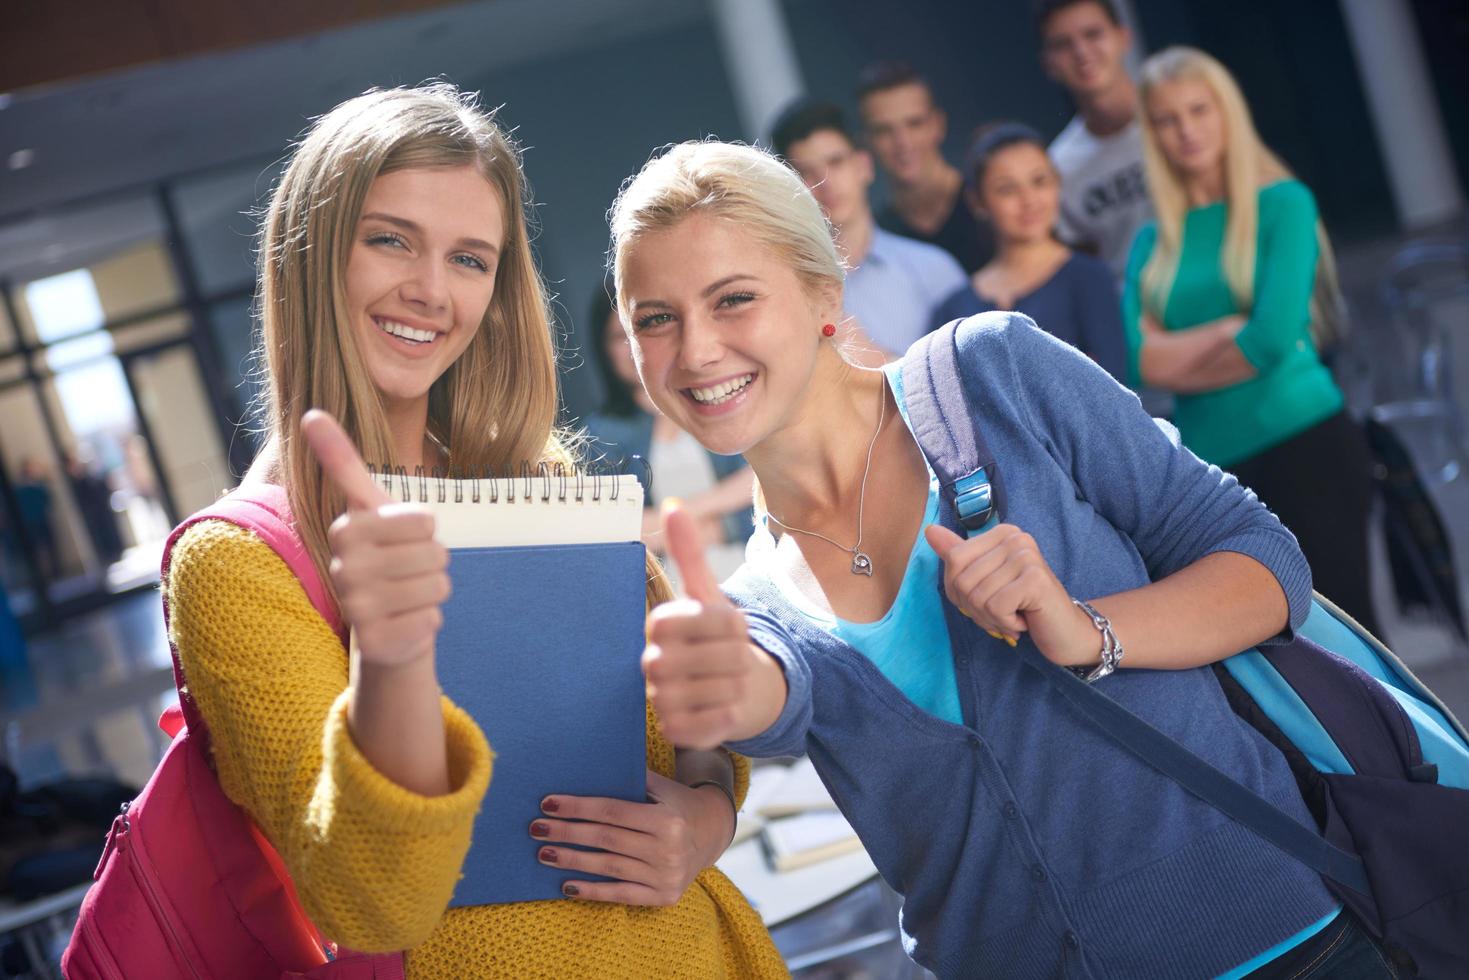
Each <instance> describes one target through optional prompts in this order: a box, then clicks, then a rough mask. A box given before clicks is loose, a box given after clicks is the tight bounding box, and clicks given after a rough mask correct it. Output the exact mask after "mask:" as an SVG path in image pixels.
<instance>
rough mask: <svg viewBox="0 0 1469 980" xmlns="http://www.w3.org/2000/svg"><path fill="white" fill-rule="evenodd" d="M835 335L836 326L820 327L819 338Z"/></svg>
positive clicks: (831, 324)
mask: <svg viewBox="0 0 1469 980" xmlns="http://www.w3.org/2000/svg"><path fill="white" fill-rule="evenodd" d="M836 335H837V325H836V324H835V323H827V324H823V325H822V327H821V336H823V337H835V336H836Z"/></svg>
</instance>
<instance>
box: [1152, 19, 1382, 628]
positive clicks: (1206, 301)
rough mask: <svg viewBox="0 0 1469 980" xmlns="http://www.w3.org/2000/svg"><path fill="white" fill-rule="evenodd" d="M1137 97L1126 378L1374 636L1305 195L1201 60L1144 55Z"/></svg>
mask: <svg viewBox="0 0 1469 980" xmlns="http://www.w3.org/2000/svg"><path fill="white" fill-rule="evenodd" d="M1140 93H1141V94H1140V97H1141V100H1142V110H1143V111H1142V129H1143V149H1144V161H1145V166H1146V169H1147V178H1148V189H1149V193H1150V194H1151V196H1152V199H1153V205H1154V209H1155V212H1156V214H1157V216H1158V217H1157V220H1156V221H1155V222H1153V223H1151V224H1148V225H1145V226H1144V227H1143V228H1142V229H1141V230H1140V231H1139V232H1138V236H1137V239H1136V240H1135V241H1134V242H1133V246H1132V253H1131V256H1130V258H1129V260H1128V268H1127V280H1126V284H1125V289H1124V294H1123V324H1124V327H1125V328H1126V331H1127V337H1128V348H1129V363H1128V373H1129V380H1130V382H1131V383H1132V384H1134V385H1138V384H1145V385H1149V386H1152V387H1155V388H1162V389H1165V390H1168V391H1171V392H1174V394H1175V396H1176V402H1175V404H1176V414H1175V418H1174V421H1175V423H1176V424H1177V425H1178V429H1179V432H1180V433H1181V435H1182V437H1183V441H1184V443H1185V445H1187V446H1188V447H1189V448H1190V449H1192V450H1193V451H1194V452H1195V453H1197V454H1198V455H1199V456H1200V457H1202V458H1204V459H1205V460H1208V461H1209V462H1211V463H1215V464H1217V465H1219V466H1221V467H1223V468H1225V469H1228V470H1230V471H1231V472H1233V473H1234V474H1235V475H1236V476H1237V477H1239V480H1240V482H1241V483H1243V484H1245V485H1246V486H1248V487H1250V488H1251V489H1252V490H1254V491H1255V492H1256V494H1258V495H1259V497H1260V498H1261V500H1263V501H1264V503H1265V504H1266V505H1267V506H1269V507H1270V509H1271V510H1273V511H1274V512H1275V513H1276V515H1277V516H1278V517H1280V519H1281V520H1282V521H1283V522H1284V523H1285V525H1286V526H1287V527H1289V528H1290V529H1291V531H1293V532H1294V533H1295V535H1296V538H1297V539H1298V540H1299V542H1300V545H1301V550H1302V551H1303V552H1305V555H1306V558H1307V559H1308V560H1309V561H1310V563H1311V570H1312V573H1313V575H1314V577H1315V583H1316V588H1317V589H1318V590H1319V591H1321V592H1322V593H1323V594H1325V595H1327V596H1328V597H1330V598H1331V599H1332V600H1334V601H1335V602H1336V603H1337V604H1338V605H1340V606H1341V607H1342V608H1344V609H1346V610H1347V611H1348V612H1350V613H1351V614H1352V615H1353V616H1355V617H1356V618H1357V619H1358V620H1359V621H1360V622H1361V623H1362V625H1364V626H1366V627H1367V628H1368V629H1370V630H1372V631H1373V632H1374V633H1375V632H1377V628H1376V620H1375V617H1374V616H1373V614H1372V603H1371V597H1370V595H1369V592H1368V586H1367V534H1366V532H1367V513H1368V510H1369V508H1370V506H1371V496H1372V483H1371V475H1370V474H1371V470H1370V461H1369V457H1368V453H1367V448H1366V443H1365V440H1364V439H1363V437H1362V434H1361V431H1360V429H1359V428H1358V427H1357V426H1356V424H1355V423H1354V422H1353V421H1352V420H1351V418H1350V417H1349V416H1348V415H1347V413H1346V412H1345V410H1344V407H1343V406H1344V400H1343V398H1342V393H1341V390H1340V389H1339V388H1338V387H1337V385H1336V382H1335V381H1334V380H1333V379H1332V376H1331V372H1330V371H1329V370H1327V368H1326V366H1325V365H1323V364H1322V363H1321V358H1320V356H1319V354H1318V347H1319V344H1320V343H1322V342H1323V341H1328V340H1330V339H1331V333H1332V324H1333V322H1334V320H1335V316H1334V314H1335V312H1336V310H1338V309H1339V303H1340V298H1339V295H1338V293H1337V289H1336V273H1335V266H1334V263H1333V261H1332V257H1331V251H1330V247H1329V245H1328V244H1327V241H1326V237H1325V234H1324V232H1323V230H1322V228H1321V222H1320V220H1319V218H1318V217H1317V213H1316V201H1315V198H1314V197H1313V196H1312V195H1311V192H1310V190H1308V189H1307V188H1306V186H1305V185H1304V184H1302V183H1301V182H1300V181H1298V180H1296V179H1295V178H1294V177H1293V176H1292V175H1291V173H1290V171H1289V170H1288V169H1286V167H1285V165H1284V164H1282V163H1281V162H1280V160H1279V159H1278V158H1277V157H1276V156H1275V154H1273V153H1272V152H1271V151H1270V150H1269V149H1268V148H1267V147H1266V146H1265V145H1264V144H1263V143H1262V142H1261V141H1260V137H1259V135H1258V134H1257V133H1256V132H1255V127H1254V123H1253V122H1252V121H1251V118H1250V110H1249V107H1248V106H1247V105H1246V104H1245V101H1244V97H1243V95H1242V94H1241V93H1240V90H1239V86H1238V84H1236V82H1235V80H1234V78H1233V77H1231V76H1230V74H1229V72H1228V71H1227V70H1226V69H1225V68H1224V66H1223V65H1221V64H1220V63H1219V62H1218V61H1216V60H1215V59H1213V58H1211V57H1210V56H1209V55H1207V54H1205V53H1204V52H1202V51H1198V50H1196V49H1193V48H1184V47H1174V48H1168V49H1167V50H1164V51H1161V52H1159V53H1158V54H1156V55H1154V56H1153V57H1152V58H1150V59H1148V61H1147V62H1146V63H1145V64H1144V65H1143V71H1142V85H1141V89H1140Z"/></svg>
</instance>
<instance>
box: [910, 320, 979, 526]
mask: <svg viewBox="0 0 1469 980" xmlns="http://www.w3.org/2000/svg"><path fill="white" fill-rule="evenodd" d="M963 322H964V321H962V320H956V321H955V322H953V323H950V324H948V325H947V326H944V327H941V328H939V329H938V330H935V331H934V332H932V333H930V334H927V335H925V336H924V337H923V338H922V339H920V340H919V341H918V342H917V343H916V344H914V345H913V346H912V347H910V348H909V350H908V354H907V356H906V357H905V358H904V359H903V364H902V373H903V400H904V401H905V402H906V403H907V408H908V421H909V424H911V425H912V426H913V434H914V436H915V437H916V438H917V440H918V445H919V446H921V447H922V448H923V452H924V455H926V456H927V457H928V461H929V465H930V466H932V467H933V469H934V472H935V473H937V474H938V477H939V484H940V487H941V488H942V492H943V494H944V495H945V496H946V497H947V498H948V500H949V503H950V504H951V505H952V506H953V508H954V512H955V513H957V514H958V515H959V523H960V525H961V526H962V527H963V528H964V531H965V533H967V534H975V533H978V532H981V531H987V530H989V529H990V528H992V527H994V526H995V525H996V524H998V523H999V522H1000V514H1001V513H1003V508H1002V506H1001V493H1000V480H999V475H1000V474H999V469H998V467H997V466H996V465H995V459H994V455H993V454H992V453H991V452H990V451H989V447H988V446H986V445H985V441H984V434H983V433H982V432H980V430H979V426H978V425H976V424H975V422H974V421H973V420H972V419H970V417H969V412H968V409H967V406H966V405H965V398H964V391H965V387H966V386H965V382H964V374H963V367H962V362H961V360H960V358H959V349H958V328H959V325H960V324H961V323H963Z"/></svg>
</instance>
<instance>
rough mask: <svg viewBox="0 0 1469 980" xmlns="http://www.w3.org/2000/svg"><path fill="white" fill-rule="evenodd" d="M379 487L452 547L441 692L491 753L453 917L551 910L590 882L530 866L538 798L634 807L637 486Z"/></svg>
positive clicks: (641, 734) (640, 704)
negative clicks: (477, 909) (431, 522)
mask: <svg viewBox="0 0 1469 980" xmlns="http://www.w3.org/2000/svg"><path fill="white" fill-rule="evenodd" d="M378 479H379V481H380V482H381V483H382V485H383V486H384V488H385V489H387V490H388V491H389V492H390V493H391V494H392V495H393V496H395V497H397V498H398V499H401V500H407V501H412V502H415V503H420V504H424V505H426V506H427V507H428V508H429V509H430V510H431V511H432V512H433V514H434V517H435V521H436V524H437V536H438V539H439V541H440V542H442V543H443V544H444V545H446V546H447V547H448V548H449V549H450V558H449V575H450V578H451V579H452V580H453V586H454V590H453V595H452V596H451V597H450V598H449V600H448V602H446V603H445V604H444V607H443V613H444V625H443V628H442V629H441V630H440V631H439V636H438V664H437V666H438V673H439V683H440V684H441V685H442V686H443V689H444V693H445V694H447V695H448V696H449V697H450V698H451V699H452V700H453V701H454V702H455V703H456V704H458V705H459V706H460V707H462V708H464V710H466V711H468V712H469V713H470V715H472V716H473V717H474V719H475V721H476V722H478V723H479V726H480V728H481V729H482V730H483V731H484V733H485V737H486V738H487V739H488V740H489V743H490V747H491V748H492V749H493V750H494V753H495V765H494V773H493V775H492V776H491V779H490V788H489V791H488V792H487V793H486V794H485V799H484V803H483V805H482V806H481V808H480V812H479V814H478V816H477V817H476V818H475V823H474V833H473V838H472V841H471V843H470V848H469V854H468V856H467V857H466V858H465V860H464V867H463V874H462V877H461V878H460V880H459V883H458V885H457V886H456V888H455V890H454V897H453V899H452V901H451V902H450V905H453V906H460V905H488V904H498V903H505V902H528V901H536V900H540V899H558V898H561V897H562V894H561V885H562V883H563V882H565V881H568V880H570V879H571V878H573V877H577V878H580V879H581V880H588V879H589V878H590V877H591V876H587V875H573V874H570V873H568V872H565V871H559V870H557V869H555V868H552V867H548V866H546V865H543V864H541V863H540V862H539V861H538V860H537V859H536V854H537V851H538V849H539V847H540V846H541V845H540V844H538V843H537V842H536V840H535V839H533V838H532V837H531V836H530V834H529V828H530V824H531V821H533V820H535V819H536V818H538V817H540V816H542V814H541V810H540V802H541V800H542V798H544V797H545V796H546V795H547V794H550V793H560V794H572V795H578V796H611V797H617V798H620V799H625V800H632V801H636V802H642V801H644V800H645V799H646V790H647V778H646V768H647V744H646V715H645V707H644V687H643V677H642V671H641V668H640V664H639V660H640V658H641V655H642V651H643V643H644V633H643V623H644V604H645V599H644V595H645V592H644V588H645V579H646V575H645V571H644V549H643V545H642V543H641V541H640V536H641V534H640V533H641V530H642V512H643V488H642V486H641V484H639V483H638V480H637V478H636V477H633V476H610V475H606V474H602V475H588V474H586V473H583V472H580V471H571V472H565V471H563V472H551V471H548V470H547V469H546V468H545V467H542V468H540V469H539V470H538V471H537V472H535V473H530V472H529V471H526V472H524V473H523V475H522V476H521V477H518V478H513V479H480V480H472V479H471V480H445V479H440V478H438V477H420V476H405V475H404V474H402V473H401V472H399V473H397V474H380V475H379V476H378ZM557 846H558V847H561V846H564V845H559V844H558V845H557Z"/></svg>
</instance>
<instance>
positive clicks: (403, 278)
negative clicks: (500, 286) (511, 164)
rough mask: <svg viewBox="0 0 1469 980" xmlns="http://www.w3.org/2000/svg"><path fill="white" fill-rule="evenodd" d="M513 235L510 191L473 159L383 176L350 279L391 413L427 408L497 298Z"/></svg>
mask: <svg viewBox="0 0 1469 980" xmlns="http://www.w3.org/2000/svg"><path fill="white" fill-rule="evenodd" d="M504 241H505V218H504V207H503V205H502V203H501V201H500V195H499V194H498V193H497V192H496V190H495V189H494V187H493V186H491V184H490V183H489V181H487V180H485V178H484V177H483V176H481V175H480V173H479V172H478V171H476V170H475V169H474V168H472V167H467V166H466V167H434V168H413V169H408V170H398V171H394V172H392V173H388V174H383V175H382V176H380V177H378V178H377V180H375V181H373V184H372V186H371V188H369V189H368V192H367V197H366V200H365V201H364V203H363V207H362V217H361V218H360V219H359V220H358V223H357V233H356V236H355V238H354V240H353V244H352V251H351V254H350V255H349V257H348V259H347V271H346V276H345V283H344V286H345V290H346V298H347V309H348V312H349V315H350V317H351V322H352V327H353V331H354V333H355V334H356V341H357V348H358V350H359V351H360V353H361V356H362V359H363V361H364V362H365V364H366V366H367V371H368V374H369V375H370V376H371V378H372V382H373V385H374V386H375V387H376V388H377V389H378V391H379V392H381V394H382V395H383V399H384V403H385V405H386V407H387V410H388V413H389V416H390V417H391V416H393V415H397V414H399V413H402V412H405V411H407V412H411V413H413V414H415V415H418V414H424V415H425V417H426V413H427V410H428V392H429V388H430V387H431V386H432V385H433V383H434V382H435V381H437V380H438V379H439V377H440V376H441V375H443V373H444V372H445V371H447V370H448V369H449V367H450V365H452V364H453V363H454V362H455V361H456V360H457V359H458V358H459V355H460V354H462V353H464V349H465V348H466V347H468V346H469V342H470V341H471V340H472V339H473V338H474V335H475V333H476V332H477V331H478V330H479V328H480V322H481V321H482V320H483V319H484V315H485V311H486V310H487V309H488V308H489V305H490V300H491V299H492V298H493V296H494V293H495V270H496V266H497V263H498V259H499V255H500V250H501V248H502V247H503V244H504Z"/></svg>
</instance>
